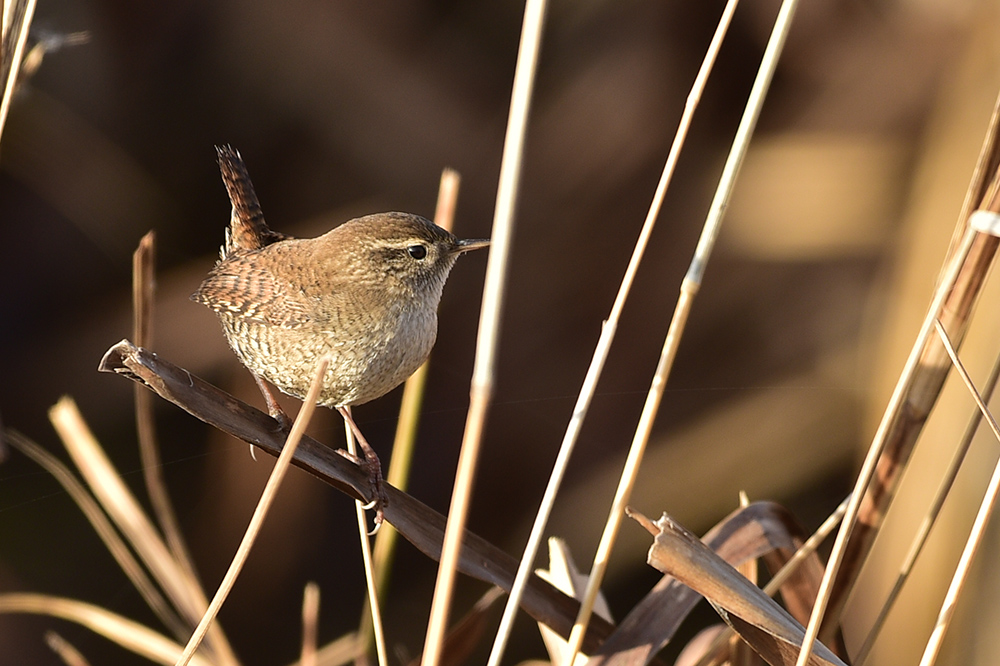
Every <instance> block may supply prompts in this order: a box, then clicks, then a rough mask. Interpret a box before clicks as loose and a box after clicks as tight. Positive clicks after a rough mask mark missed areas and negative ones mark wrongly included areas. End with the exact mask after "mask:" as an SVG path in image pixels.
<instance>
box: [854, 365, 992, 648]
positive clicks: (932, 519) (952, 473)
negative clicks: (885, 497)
mask: <svg viewBox="0 0 1000 666" xmlns="http://www.w3.org/2000/svg"><path fill="white" fill-rule="evenodd" d="M998 379H1000V355H998V356H997V357H996V359H995V360H994V362H993V368H992V369H991V370H990V375H989V377H987V378H986V382H985V383H984V384H983V391H982V393H983V402H987V403H988V402H989V401H990V397H991V396H992V395H993V389H994V388H996V385H997V380H998ZM982 420H983V413H982V412H981V411H980V410H979V409H978V408H977V409H975V410H974V411H973V413H972V416H971V417H970V418H969V423H968V424H967V425H966V427H965V432H964V433H963V434H962V440H961V441H960V442H959V444H958V447H957V448H956V449H955V452H954V453H953V454H952V457H951V460H950V461H949V462H948V467H947V468H946V469H945V471H944V474H943V475H942V477H941V482H940V483H939V484H938V488H937V490H936V491H935V492H934V498H933V499H932V500H931V505H930V507H929V508H928V509H927V513H926V515H925V516H924V519H923V520H922V521H920V527H919V528H918V529H917V533H916V534H915V535H914V537H913V541H912V542H911V544H910V549H909V550H908V551H907V553H906V557H905V558H904V560H903V563H902V564H901V565H900V566H899V573H898V574H896V582H895V583H893V586H892V589H891V590H890V591H889V594H888V595H887V596H886V598H885V601H883V602H882V607H881V608H880V609H879V612H878V616H877V617H876V618H875V621H874V622H872V625H871V627H870V628H869V629H868V636H866V637H865V641H864V643H862V644H861V647H860V648H859V649H858V652H857V654H856V655H855V656H854V661H853V664H854V666H863V664H864V663H865V662H866V661H868V656H869V655H870V654H871V650H872V648H873V647H874V646H875V640H876V639H877V638H878V636H879V634H881V632H882V627H883V626H884V625H885V621H886V619H887V618H888V617H889V611H890V610H892V608H893V606H894V605H895V603H896V600H897V599H898V598H899V594H900V592H902V591H903V585H904V584H905V583H906V581H907V580H909V577H910V573H912V571H913V567H914V565H915V564H916V562H917V558H918V557H919V556H920V553H922V552H923V550H924V546H925V545H926V543H927V539H928V537H929V536H930V533H931V529H932V528H933V527H934V525H935V524H936V523H937V519H938V517H939V516H940V514H941V509H942V508H943V507H944V502H945V500H946V499H947V498H948V494H949V493H950V492H951V489H952V486H954V484H955V479H956V478H957V477H958V471H959V469H960V468H961V466H962V462H963V461H964V460H965V456H966V454H967V453H968V452H969V447H970V446H971V445H972V439H973V437H974V436H975V434H976V431H977V430H978V429H979V424H980V423H981V422H982Z"/></svg>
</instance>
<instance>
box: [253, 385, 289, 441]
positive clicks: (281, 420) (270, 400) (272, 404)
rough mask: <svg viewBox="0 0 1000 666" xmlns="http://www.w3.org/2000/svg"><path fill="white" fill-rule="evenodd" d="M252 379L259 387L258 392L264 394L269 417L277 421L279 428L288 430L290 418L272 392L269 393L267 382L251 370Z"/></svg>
mask: <svg viewBox="0 0 1000 666" xmlns="http://www.w3.org/2000/svg"><path fill="white" fill-rule="evenodd" d="M250 374H252V375H253V379H254V381H255V382H257V388H259V389H260V394H261V395H262V396H264V402H265V403H266V404H267V413H268V414H270V415H271V418H272V419H274V420H275V421H277V422H278V425H280V426H281V429H282V430H284V431H285V432H288V431H289V430H291V429H292V420H291V419H290V418H288V414H286V413H285V410H283V409H282V408H281V405H279V404H278V401H277V400H275V399H274V394H273V393H271V389H270V388H269V387H268V385H267V382H265V381H264V380H263V379H262V378H261V377H260V375H258V374H257V373H256V372H251V373H250Z"/></svg>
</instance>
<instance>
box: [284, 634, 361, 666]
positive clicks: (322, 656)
mask: <svg viewBox="0 0 1000 666" xmlns="http://www.w3.org/2000/svg"><path fill="white" fill-rule="evenodd" d="M364 652H365V646H364V641H362V640H361V639H360V638H359V637H358V636H357V634H354V633H350V634H347V635H345V636H341V637H340V638H338V639H336V640H334V641H332V642H330V643H327V644H326V645H324V646H323V647H321V648H319V649H318V650H317V651H316V663H315V666H343V665H344V664H349V663H352V662H355V661H357V660H358V659H359V658H360V657H361V656H362V655H363V654H364ZM289 666H302V662H301V661H296V662H293V663H291V664H290V665H289Z"/></svg>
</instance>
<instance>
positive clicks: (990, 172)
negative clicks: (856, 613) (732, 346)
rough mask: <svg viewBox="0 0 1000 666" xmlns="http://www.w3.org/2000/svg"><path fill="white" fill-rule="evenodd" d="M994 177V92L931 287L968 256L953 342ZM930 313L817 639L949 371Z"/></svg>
mask: <svg viewBox="0 0 1000 666" xmlns="http://www.w3.org/2000/svg"><path fill="white" fill-rule="evenodd" d="M998 178H1000V95H998V97H997V99H996V102H995V103H994V108H993V114H992V116H991V118H990V122H989V126H988V128H987V132H986V137H985V139H984V141H983V146H982V149H981V150H980V153H979V158H978V160H977V163H976V167H975V169H974V171H973V177H972V180H971V183H970V185H969V189H968V192H967V195H966V200H965V204H963V209H962V212H963V215H962V217H960V218H959V222H958V228H957V229H956V234H955V236H956V238H957V239H958V240H956V239H955V238H953V240H952V241H951V246H950V247H949V250H948V255H947V258H946V259H945V262H944V264H943V265H942V268H941V274H940V275H939V277H938V283H937V286H936V288H937V289H938V291H937V292H935V294H936V295H940V289H941V283H942V282H943V281H944V279H945V275H946V273H947V272H948V271H949V270H951V269H952V267H953V266H954V265H955V264H954V262H953V259H954V256H955V254H956V253H959V252H961V253H962V254H963V256H966V257H967V259H966V260H965V262H964V265H962V266H961V267H960V268H959V273H958V275H957V276H956V277H955V278H954V282H953V285H954V287H953V289H951V291H950V293H948V294H947V296H946V298H945V300H944V302H943V305H941V307H940V312H941V316H942V321H943V323H944V324H945V328H946V329H947V330H948V332H949V335H950V336H951V338H952V339H953V340H956V341H958V343H959V344H961V341H962V339H963V338H964V337H965V333H966V330H967V328H968V325H969V320H970V317H971V314H972V311H973V309H974V308H975V304H976V302H977V300H978V298H979V294H980V292H981V290H982V287H983V283H984V282H985V280H986V275H987V273H988V272H989V269H990V266H991V265H992V263H993V260H994V257H995V255H996V251H997V246H998V243H1000V241H998V239H997V238H995V237H993V236H990V235H988V234H981V235H980V236H979V237H977V238H974V239H973V240H972V245H971V247H969V248H963V243H964V241H965V240H966V239H967V237H968V223H967V220H968V217H969V215H970V214H971V213H972V208H974V207H975V208H980V209H986V210H992V211H994V212H996V211H997V210H998V207H1000V202H998V201H997V200H996V199H997V191H998ZM970 202H972V203H971V204H970ZM936 316H937V310H936V309H935V308H934V307H933V306H932V308H931V312H928V313H927V314H926V315H925V319H924V322H923V326H922V328H921V332H920V334H919V336H918V338H917V341H916V343H915V345H914V348H913V349H912V350H911V356H910V358H908V359H907V363H906V365H905V366H904V369H903V371H902V373H901V376H900V378H899V379H898V380H897V384H896V387H895V389H894V393H893V396H892V398H891V399H890V402H889V405H887V407H886V411H885V413H884V414H883V417H882V422H881V423H880V424H879V427H878V429H877V430H876V434H875V437H874V441H873V442H872V447H873V448H876V447H877V448H878V449H879V450H880V451H881V450H884V453H883V454H882V455H881V457H880V458H879V459H878V461H877V462H873V463H872V464H874V465H876V468H875V475H874V478H876V479H877V480H878V481H877V483H874V484H872V485H871V487H867V486H868V482H867V481H866V483H865V487H866V490H865V495H864V496H863V497H858V498H857V499H858V501H859V502H861V505H860V508H859V509H857V510H856V515H857V516H858V520H857V521H854V520H853V517H854V516H855V510H852V511H850V512H849V516H850V517H851V520H849V521H846V523H845V524H847V527H846V528H842V529H848V530H851V533H850V534H849V535H848V540H847V543H846V545H845V546H843V555H840V554H839V553H838V558H839V560H841V561H842V564H841V565H840V566H839V571H838V572H837V574H836V579H835V581H834V582H833V583H832V584H831V585H832V590H831V592H830V602H829V611H828V613H827V618H826V619H825V620H824V622H823V626H822V627H821V636H822V637H824V638H825V637H826V636H828V635H829V634H830V633H832V632H833V631H834V630H835V628H836V627H837V626H838V623H839V617H840V614H841V612H842V611H843V607H844V604H845V603H846V602H847V597H848V595H849V594H850V591H851V588H852V585H853V583H854V581H855V580H856V579H857V576H858V573H859V572H860V570H861V566H862V565H863V564H864V561H865V559H866V558H867V556H868V553H869V551H870V550H871V546H872V544H873V543H874V541H875V536H876V535H877V534H878V530H879V527H880V526H881V524H882V520H883V519H884V518H885V512H886V510H887V508H888V505H889V502H890V501H891V500H892V497H893V495H894V493H895V489H896V486H897V484H898V482H899V479H900V477H901V475H902V472H903V470H904V469H905V468H906V464H907V462H908V461H909V458H910V454H911V453H912V452H913V447H914V445H915V444H916V441H917V437H919V435H920V433H921V431H922V430H923V425H924V423H925V422H926V420H927V418H928V417H929V416H930V412H931V409H932V408H933V407H934V405H935V403H936V402H937V398H938V396H939V395H940V392H941V389H942V388H943V387H944V381H945V379H946V378H947V375H948V371H949V370H950V368H951V362H950V361H949V360H948V355H947V353H946V352H945V350H944V348H943V346H942V345H941V343H940V341H939V340H938V338H937V336H933V335H930V325H931V324H930V322H931V320H932V319H933V318H934V317H936ZM918 347H919V351H918ZM914 354H918V356H917V358H916V359H914V358H913V355H914ZM911 363H915V366H913V367H911V366H910V364H911ZM869 480H870V478H869ZM859 487H860V486H859ZM855 494H858V493H857V492H856V493H855ZM848 523H850V524H848ZM839 548H840V547H838V550H839ZM835 568H836V567H835Z"/></svg>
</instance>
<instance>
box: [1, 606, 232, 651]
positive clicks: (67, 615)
mask: <svg viewBox="0 0 1000 666" xmlns="http://www.w3.org/2000/svg"><path fill="white" fill-rule="evenodd" d="M0 613H34V614H38V615H49V616H51V617H58V618H60V619H63V620H68V621H70V622H74V623H76V624H79V625H80V626H83V627H86V628H87V629H90V630H91V631H93V632H94V633H96V634H99V635H101V636H104V637H105V638H107V639H109V640H111V641H113V642H115V643H117V644H118V645H120V646H121V647H123V648H125V649H126V650H130V651H131V652H134V653H136V654H137V655H139V656H141V657H145V658H146V659H149V660H150V661H153V662H156V663H158V664H163V665H164V666H170V665H171V664H173V663H174V662H175V661H176V660H177V658H178V657H179V656H180V655H181V652H182V648H181V646H180V645H179V644H178V643H176V642H174V641H172V640H170V639H169V638H167V637H166V636H164V635H163V634H160V633H157V632H155V631H153V630H152V629H149V628H148V627H144V626H143V625H141V624H139V623H138V622H134V621H133V620H129V619H128V618H124V617H122V616H121V615H116V614H115V613H112V612H110V611H108V610H105V609H104V608H101V607H100V606H94V605H92V604H88V603H84V602H82V601H76V600H74V599H64V598H62V597H50V596H48V595H44V594H3V595H0ZM191 664H192V666H215V662H213V661H211V660H208V659H205V658H204V657H201V656H198V657H196V658H195V659H194V660H192V662H191Z"/></svg>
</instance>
